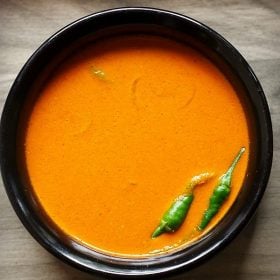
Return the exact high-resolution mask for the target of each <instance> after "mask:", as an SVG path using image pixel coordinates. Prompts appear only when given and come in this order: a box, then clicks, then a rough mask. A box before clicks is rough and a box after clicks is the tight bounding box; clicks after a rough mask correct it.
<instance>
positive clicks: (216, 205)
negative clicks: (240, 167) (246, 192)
mask: <svg viewBox="0 0 280 280" xmlns="http://www.w3.org/2000/svg"><path fill="white" fill-rule="evenodd" d="M244 152H245V148H244V147H242V148H241V149H240V151H239V152H238V154H237V156H236V157H235V159H234V160H233V162H232V164H231V166H230V167H229V169H228V170H227V172H226V173H225V174H223V175H222V176H221V177H220V179H219V182H218V184H217V186H216V187H215V189H214V191H213V194H212V196H211V197H210V200H209V206H208V208H207V210H206V211H205V212H204V215H203V217H202V220H201V222H200V224H199V226H198V229H199V230H203V229H205V228H206V226H207V225H208V223H209V222H210V221H211V219H212V218H213V217H214V216H215V215H216V214H217V212H218V211H219V209H220V208H221V206H222V205H223V203H224V201H225V200H226V199H227V197H228V196H229V194H230V191H231V179H232V174H233V171H234V169H235V166H236V164H237V163H238V161H239V160H240V158H241V156H242V154H243V153H244Z"/></svg>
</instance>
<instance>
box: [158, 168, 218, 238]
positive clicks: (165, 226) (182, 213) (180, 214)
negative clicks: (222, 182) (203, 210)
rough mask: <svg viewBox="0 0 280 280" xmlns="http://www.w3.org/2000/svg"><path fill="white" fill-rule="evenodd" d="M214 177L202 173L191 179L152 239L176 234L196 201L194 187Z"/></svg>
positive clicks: (164, 216) (166, 213)
mask: <svg viewBox="0 0 280 280" xmlns="http://www.w3.org/2000/svg"><path fill="white" fill-rule="evenodd" d="M212 176H213V174H212V173H202V174H200V175H197V176H194V177H193V178H192V179H191V181H190V183H189V184H188V186H187V188H186V190H185V192H184V193H183V194H182V195H180V196H178V197H177V198H176V199H175V201H174V202H173V203H172V205H171V206H170V208H169V209H168V210H167V211H166V212H165V213H164V215H163V217H162V218H161V220H160V223H159V226H158V227H157V228H156V229H155V231H154V232H153V234H152V238H156V237H158V236H159V235H161V234H162V233H165V232H174V231H176V230H177V229H178V228H179V227H180V226H181V225H182V224H183V222H184V220H185V218H186V216H187V213H188V211H189V208H190V206H191V204H192V201H193V199H194V196H193V189H194V187H195V186H196V185H199V184H203V183H205V182H206V181H207V180H209V179H210V178H211V177H212Z"/></svg>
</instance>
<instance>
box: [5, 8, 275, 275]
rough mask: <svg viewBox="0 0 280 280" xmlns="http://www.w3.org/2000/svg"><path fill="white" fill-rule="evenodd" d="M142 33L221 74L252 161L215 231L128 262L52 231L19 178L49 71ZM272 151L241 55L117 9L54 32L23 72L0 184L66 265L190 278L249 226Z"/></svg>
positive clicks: (182, 22) (12, 102) (174, 23)
mask: <svg viewBox="0 0 280 280" xmlns="http://www.w3.org/2000/svg"><path fill="white" fill-rule="evenodd" d="M139 32H140V33H150V34H158V35H161V36H165V37H169V38H172V39H174V40H177V41H181V42H183V43H186V44H188V45H191V46H193V47H194V48H196V49H198V50H200V51H201V52H202V53H204V55H206V56H207V57H209V58H210V59H211V60H212V61H213V62H214V63H215V64H216V65H217V66H218V67H220V69H222V71H223V72H224V73H225V75H226V76H227V77H228V79H230V81H231V83H232V85H233V86H234V87H235V88H236V89H237V92H238V94H239V98H240V100H242V104H243V106H245V107H246V111H247V115H248V122H249V125H250V127H251V144H250V145H251V146H250V150H251V154H250V158H249V168H248V170H247V174H246V175H247V176H246V179H245V182H244V186H243V188H242V191H241V193H240V194H239V196H238V199H237V200H236V202H235V203H234V205H233V206H232V207H231V209H230V211H229V212H228V213H227V214H226V216H225V217H224V218H223V219H222V221H221V222H220V223H219V224H218V225H217V226H216V227H215V228H214V229H213V230H211V231H210V232H209V233H208V234H206V235H205V236H204V237H203V238H202V239H201V240H199V241H198V242H196V243H194V244H193V245H192V246H189V247H187V248H185V249H181V250H177V251H174V252H171V253H169V254H167V255H164V256H155V257H149V258H139V259H136V258H134V259H129V258H120V257H114V256H108V255H105V254H102V253H99V252H95V251H92V250H90V249H87V248H86V247H84V246H82V245H81V244H78V243H76V242H75V241H74V240H69V238H65V236H63V234H62V233H61V232H59V231H58V230H56V229H55V228H54V227H52V225H51V223H49V222H48V221H47V219H45V217H44V216H42V215H41V214H40V211H37V208H36V201H34V199H32V195H31V193H30V191H29V189H28V186H26V184H25V183H24V181H23V179H22V178H21V176H20V169H19V166H18V163H17V152H16V150H17V149H16V145H17V136H18V127H19V120H20V116H21V112H22V108H23V106H24V104H25V103H26V102H27V100H28V99H29V98H30V92H31V89H32V87H33V86H34V81H36V80H38V79H39V78H42V77H44V75H43V73H44V72H45V71H46V69H51V68H52V67H55V65H56V64H57V63H59V60H60V59H63V57H65V56H66V55H67V53H69V52H70V51H72V50H73V49H75V48H77V47H78V46H79V45H81V44H82V43H84V42H88V41H89V40H91V41H94V40H98V39H100V38H101V37H107V36H116V35H120V34H125V33H139ZM48 71H49V70H48ZM233 119H234V116H233ZM272 151H273V147H272V127H271V119H270V113H269V108H268V105H267V102H266V99H265V96H264V93H263V90H262V88H261V85H260V83H259V81H258V80H257V78H256V76H255V74H254V73H253V71H252V69H251V68H250V66H249V65H248V63H247V62H246V61H245V59H244V58H243V57H242V56H241V55H240V53H239V52H238V51H237V50H236V49H235V48H234V47H233V46H232V45H231V44H230V43H228V42H227V41H226V40H225V39H224V38H223V37H221V36H220V35H219V34H217V33H216V32H215V31H213V30H212V29H210V28H209V27H207V26H205V25H203V24H201V23H199V22H197V21H195V20H193V19H191V18H188V17H186V16H182V15H179V14H176V13H173V12H169V11H163V10H157V9H150V8H120V9H114V10H108V11H104V12H100V13H96V14H93V15H89V16H86V17H84V18H82V19H79V20H77V21H75V22H74V23H72V24H70V25H68V26H66V27H65V28H63V29H62V30H60V31H59V32H57V33H56V34H55V35H53V36H52V37H51V38H50V39H48V40H47V41H46V42H45V43H44V44H43V45H42V46H41V47H40V48H39V49H38V50H37V51H36V52H35V53H34V54H33V55H32V56H31V58H30V59H29V60H28V61H27V63H26V64H25V65H24V67H23V68H22V70H21V71H20V73H19V75H18V76H17V78H16V80H15V82H14V84H13V86H12V88H11V90H10V93H9V95H8V98H7V100H6V104H5V107H4V110H3V114H2V119H1V171H2V176H3V180H4V184H5V187H6V191H7V194H8V196H9V199H10V201H11V203H12V205H13V207H14V209H15V211H16V213H17V215H18V216H19V218H20V220H21V221H22V223H23V224H24V226H25V227H26V228H27V230H28V231H29V232H30V233H31V234H32V235H33V237H34V238H35V239H36V240H37V241H38V242H39V243H40V244H41V245H42V246H44V247H45V248H46V249H47V250H48V251H50V252H51V253H52V254H54V255H55V256H57V257H58V258H60V259H61V260H63V261H65V262H67V263H70V264H71V265H73V266H75V267H77V268H79V269H82V270H86V271H89V272H92V273H98V274H101V275H103V276H107V277H108V276H120V277H121V278H125V277H131V278H136V277H151V276H158V277H161V278H162V277H163V276H165V275H169V274H172V275H173V274H175V273H177V272H181V271H188V270H189V269H191V268H192V267H194V266H195V265H197V264H199V263H201V262H202V261H204V260H206V259H208V258H209V257H210V256H212V255H213V254H215V253H216V252H217V251H219V250H220V249H221V248H223V247H225V245H227V244H228V243H229V242H230V241H231V240H232V239H233V238H234V237H235V236H236V235H237V234H238V233H239V232H240V230H241V229H242V228H244V226H245V225H246V224H247V223H248V222H249V220H250V218H251V217H252V215H253V213H254V212H255V210H256V208H257V206H258V204H259V202H260V200H261V198H262V196H263V193H264V190H265V188H266V185H267V182H268V178H269V174H270V169H271V163H272Z"/></svg>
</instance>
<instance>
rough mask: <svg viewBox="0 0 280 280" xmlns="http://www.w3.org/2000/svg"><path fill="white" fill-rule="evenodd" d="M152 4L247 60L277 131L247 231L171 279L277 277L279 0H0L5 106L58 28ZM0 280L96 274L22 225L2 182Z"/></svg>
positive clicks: (0, 92)
mask: <svg viewBox="0 0 280 280" xmlns="http://www.w3.org/2000/svg"><path fill="white" fill-rule="evenodd" d="M120 6H152V7H158V8H164V9H170V10H173V11H176V12H180V13H182V14H185V15H188V16H190V17H193V18H195V19H197V20H199V21H202V22H203V23H205V24H207V25H209V26H210V27H212V28H213V29H215V30H216V31H217V32H219V33H220V34H222V35H223V36H224V37H225V38H226V39H228V40H229V41H230V42H231V43H232V44H233V45H234V46H235V47H236V48H237V49H238V50H239V51H240V52H241V54H242V55H243V56H244V57H245V58H246V59H247V60H248V61H249V63H250V65H251V66H252V68H253V69H254V71H255V73H256V75H257V76H258V78H259V79H260V82H261V84H262V86H263V88H264V91H265V94H266V97H267V99H268V103H269V106H270V110H271V115H272V121H273V129H274V161H273V168H272V172H271V176H270V181H269V184H268V188H267V191H266V193H265V196H264V198H263V200H262V202H261V204H260V207H259V208H258V211H257V213H256V215H255V216H254V218H253V220H252V221H251V223H250V224H249V225H248V226H247V227H246V229H245V230H243V232H242V233H241V234H240V235H239V236H238V237H237V238H236V239H235V240H234V241H233V242H232V243H231V244H230V245H229V246H228V247H227V248H226V249H225V250H223V251H222V252H220V253H219V254H218V255H217V256H215V257H214V258H212V259H211V260H210V261H208V262H207V263H206V264H204V265H202V266H200V267H198V268H196V269H194V270H192V271H190V272H189V273H188V274H187V275H188V278H186V277H176V278H174V279H177V280H179V279H192V280H195V279H203V280H205V279H215V280H219V279H223V280H224V279H226V280H231V279H234V280H241V279H242V280H249V279H250V280H251V279H254V280H261V279H263V280H273V279H275V280H276V279H280V186H279V184H280V172H279V171H280V129H279V122H280V1H278V0H269V1H268V0H263V1H261V0H259V1H253V0H251V1H247V0H246V1H244V0H239V1H238V0H231V1H225V0H224V1H221V0H220V1H218V0H217V1H206V0H204V1H199V0H192V1H184V0H174V1H172V0H167V1H159V0H158V1H157V0H149V1H113V0H107V1H101V0H100V1H93V0H86V1H81V0H80V1H79V0H69V1H67V0H60V1H57V0H39V1H38V0H37V1H32V0H23V1H16V0H10V1H4V0H0V107H1V110H2V107H3V104H4V102H5V98H6V96H7V94H8V91H9V88H10V87H11V85H12V83H13V80H14V79H15V77H16V75H17V73H18V72H19V70H20V68H21V67H22V65H23V64H24V62H25V61H26V60H27V58H28V57H29V56H30V55H31V54H32V53H33V52H34V51H35V49H36V48H37V47H38V46H39V45H40V44H41V43H42V42H43V41H44V40H45V39H46V38H48V37H49V36H50V35H52V34H53V33H54V32H55V31H57V30H58V29H60V28H61V27H63V26H64V25H66V24H68V23H70V22H71V21H73V20H75V19H77V18H79V17H82V16H85V15H87V14H90V13H93V12H97V11H100V10H103V9H108V8H113V7H120ZM0 184H1V186H0V279H3V280H4V279H5V280H7V279H36V280H43V279H48V280H64V279H76V280H78V279H97V278H94V277H92V276H90V275H88V274H85V273H82V272H79V271H77V270H75V269H73V268H71V267H69V266H68V265H65V264H63V263H62V262H61V261H59V260H57V259H56V258H55V257H53V256H52V255H50V254H49V253H48V252H46V251H45V250H44V249H43V248H42V247H41V246H40V245H39V244H38V243H37V242H36V241H35V240H34V239H33V238H32V237H31V236H30V235H29V233H27V231H26V230H25V228H24V227H23V226H22V224H21V223H20V221H19V219H18V218H17V216H16V214H15V212H14V211H13V209H12V207H11V205H10V203H9V201H8V198H7V195H6V193H5V191H4V187H3V186H2V181H0Z"/></svg>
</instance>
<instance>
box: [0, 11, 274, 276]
mask: <svg viewBox="0 0 280 280" xmlns="http://www.w3.org/2000/svg"><path fill="white" fill-rule="evenodd" d="M132 14H134V15H138V16H139V14H140V15H141V14H142V15H149V16H153V17H162V18H165V19H168V20H170V21H171V22H172V21H174V22H177V23H176V24H178V25H179V24H180V23H179V21H184V22H188V23H189V24H191V25H193V26H194V27H196V28H199V30H200V31H201V32H204V33H205V34H208V35H209V36H210V37H212V38H213V39H214V40H216V41H217V42H219V44H220V45H219V47H221V46H222V47H224V48H226V49H228V50H230V51H231V55H232V57H231V59H233V58H236V61H235V63H236V64H235V67H237V68H238V70H242V71H243V72H242V73H241V74H240V75H243V77H244V76H245V75H247V76H248V77H249V79H250V82H251V83H252V87H253V88H254V89H255V93H256V96H255V98H256V102H259V107H258V112H257V113H258V114H261V115H260V117H261V118H262V120H263V122H264V123H262V124H260V125H261V127H260V128H259V129H260V130H261V133H262V138H263V139H262V142H261V147H262V150H261V152H262V159H263V161H262V162H261V163H259V172H260V173H261V174H260V175H259V177H258V178H259V182H258V190H257V192H256V194H255V197H254V198H253V199H252V201H251V203H250V205H249V206H248V207H247V208H246V209H244V211H243V212H244V215H243V216H242V217H239V219H238V221H237V222H236V223H233V224H232V225H231V227H230V228H229V229H228V231H227V232H224V233H223V235H222V236H221V238H220V239H219V240H216V241H215V242H213V243H212V244H211V246H210V245H209V247H208V248H207V250H204V251H203V252H200V254H199V255H197V256H195V257H193V258H192V259H190V260H184V261H182V262H177V261H178V258H179V257H180V255H178V256H177V261H174V260H173V261H170V263H169V266H168V267H166V262H165V263H164V264H165V266H163V265H161V264H160V263H158V262H154V264H152V265H151V264H149V265H146V264H143V265H142V267H141V266H135V264H134V263H131V264H126V265H124V264H123V265H122V266H118V265H117V264H113V263H112V264H109V263H107V264H106V263H105V264H104V265H102V264H101V263H98V262H99V259H98V258H96V260H95V262H93V261H92V260H90V261H89V259H87V256H82V255H77V254H75V251H74V252H73V251H70V250H69V248H66V246H65V245H63V244H61V243H60V242H58V241H59V240H55V237H54V236H53V235H49V239H48V240H46V239H45V238H44V234H45V233H44V232H43V231H44V230H45V229H44V228H42V227H40V225H38V224H37V222H38V221H36V222H34V221H33V217H32V213H31V212H30V211H29V209H28V208H27V207H26V205H25V204H24V202H23V201H22V199H21V195H20V194H19V192H18V188H19V187H20V186H19V185H18V184H17V183H16V181H15V180H14V179H15V178H13V173H12V172H11V170H12V169H13V168H16V166H15V165H13V164H11V162H12V160H11V155H10V154H9V153H10V151H11V148H10V147H11V143H10V142H11V141H10V140H11V139H10V137H11V133H10V128H9V126H11V123H14V124H15V125H16V122H15V119H14V118H15V116H14V115H13V111H14V110H15V109H14V106H15V100H14V98H15V95H16V94H18V91H19V88H20V86H21V84H22V81H23V80H24V78H25V76H26V72H27V71H28V69H29V68H30V67H32V65H33V64H34V63H36V60H37V58H38V57H40V56H42V55H43V54H44V53H45V52H47V51H48V50H49V49H50V48H52V46H53V45H54V44H56V42H57V40H58V39H59V38H63V37H64V36H67V35H69V34H71V32H72V31H73V29H75V28H79V26H81V25H82V24H87V23H89V22H91V21H93V20H94V21H104V20H107V19H108V17H109V18H112V17H114V16H116V15H118V16H119V15H132ZM127 24H129V23H127ZM157 24H158V23H157ZM158 25H160V24H158ZM161 26H165V25H164V23H163V22H162V24H161ZM105 28H106V27H105ZM240 78H242V77H240ZM261 110H262V112H261V113H260V111H261ZM0 129H1V131H0V137H1V138H0V161H1V162H0V163H1V173H2V178H3V182H4V186H5V189H6V192H7V195H8V197H9V200H10V202H11V204H12V206H13V208H14V210H15V212H16V214H17V215H18V217H19V219H20V220H21V222H22V223H23V225H24V226H25V228H26V229H27V230H28V231H29V232H30V234H31V235H32V236H33V237H34V238H35V239H36V240H37V241H38V242H39V243H40V244H41V245H42V246H43V247H44V248H46V249H47V250H48V251H49V252H50V253H52V254H53V255H55V256H56V257H58V258H59V259H61V260H63V261H64V262H66V263H68V264H71V265H72V266H74V267H76V268H79V269H80V270H83V271H87V272H91V273H97V274H99V275H101V276H107V277H108V276H110V277H118V276H121V277H122V278H129V277H132V278H136V277H138V278H142V277H149V278H150V277H152V276H153V277H162V276H163V275H164V276H166V275H169V274H170V273H172V274H175V273H180V272H182V271H183V270H189V269H191V268H193V267H195V266H197V265H199V264H201V263H202V262H204V261H205V260H207V259H209V258H210V257H211V256H213V255H214V254H216V253H217V252H218V251H220V250H221V249H222V248H224V247H225V246H226V245H227V244H228V243H229V242H230V241H231V240H233V239H234V238H235V237H236V236H237V235H238V233H239V232H240V231H241V230H242V229H243V228H244V226H245V225H246V224H247V223H248V222H249V220H250V219H251V217H252V216H253V214H254V212H255V210H256V208H257V206H258V204H259V203H260V201H261V198H262V196H263V194H264V191H265V189H266V186H267V183H268V179H269V175H270V170H271V165H272V157H273V134H272V123H271V117H270V112H269V107H268V104H267V101H266V98H265V95H264V92H263V90H262V87H261V85H260V83H259V81H258V79H257V77H256V75H255V74H254V72H253V70H252V69H251V67H250V66H249V64H248V63H247V62H246V60H245V59H244V58H243V57H242V55H241V54H240V53H239V52H238V51H237V50H236V49H235V48H234V47H233V46H232V45H231V44H230V43H229V42H228V41H227V40H225V39H224V38H223V37H222V36H221V35H219V34H218V33H217V32H215V31H214V30H212V29H211V28H210V27H208V26H206V25H204V24H202V23H201V22H199V21H197V20H194V19H192V18H190V17H188V16H185V15H181V14H179V13H175V12H171V11H168V10H162V9H157V8H149V7H121V8H115V9H108V10H105V11H101V12H97V13H93V14H90V15H87V16H85V17H82V18H80V19H78V20H76V21H74V22H72V23H70V24H68V25H66V26H65V27H63V28H62V29H60V30H59V31H57V32H56V33H55V34H54V35H52V36H51V37H50V38H49V39H47V40H46V41H45V42H44V43H43V44H42V45H41V46H40V47H39V48H38V49H37V50H36V51H35V52H34V53H33V55H32V56H31V57H30V58H29V59H28V60H27V62H26V63H25V65H24V66H23V68H22V69H21V71H20V72H19V74H18V76H17V78H16V79H15V81H14V83H13V85H12V87H11V89H10V92H9V94H8V97H7V99H6V102H5V105H4V109H3V112H2V117H1V124H0ZM13 140H14V141H15V140H16V139H13ZM12 142H13V141H12ZM245 210H246V211H245ZM35 225H36V226H38V227H36V226H35ZM49 234H50V233H49Z"/></svg>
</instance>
